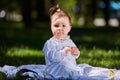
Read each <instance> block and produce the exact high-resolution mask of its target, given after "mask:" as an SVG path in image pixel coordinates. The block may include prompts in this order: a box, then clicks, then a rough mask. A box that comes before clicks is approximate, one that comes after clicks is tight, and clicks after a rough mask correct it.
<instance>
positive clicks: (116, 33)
mask: <svg viewBox="0 0 120 80" xmlns="http://www.w3.org/2000/svg"><path fill="white" fill-rule="evenodd" d="M14 26H16V25H14ZM70 35H71V38H72V40H73V41H74V42H75V44H76V45H77V46H78V47H79V49H80V51H81V55H80V57H79V58H78V59H77V63H78V64H79V63H81V64H82V63H87V64H90V65H92V66H98V67H107V68H116V69H120V65H119V64H120V61H119V60H120V59H119V57H120V28H111V27H109V28H108V27H107V28H92V29H91V28H73V29H72V30H71V32H70ZM50 37H51V30H50V27H49V26H48V27H47V26H45V27H44V26H43V25H42V27H41V28H40V27H39V28H38V26H37V28H31V29H23V28H17V29H16V28H1V29H0V66H4V65H14V66H20V65H24V64H45V59H44V54H43V52H42V48H43V46H44V43H45V41H46V40H47V39H49V38H50Z"/></svg>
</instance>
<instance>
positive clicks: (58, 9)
mask: <svg viewBox="0 0 120 80" xmlns="http://www.w3.org/2000/svg"><path fill="white" fill-rule="evenodd" d="M56 7H57V12H59V11H61V10H60V7H59V5H58V4H57V5H56Z"/></svg>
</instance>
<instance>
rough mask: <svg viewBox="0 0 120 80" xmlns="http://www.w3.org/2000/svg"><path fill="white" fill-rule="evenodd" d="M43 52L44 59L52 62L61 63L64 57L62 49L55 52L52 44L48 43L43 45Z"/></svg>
mask: <svg viewBox="0 0 120 80" xmlns="http://www.w3.org/2000/svg"><path fill="white" fill-rule="evenodd" d="M43 51H44V53H45V57H46V58H47V59H49V60H50V61H52V62H53V61H55V62H56V61H61V60H63V59H64V57H65V56H66V54H65V51H64V50H63V49H61V50H57V49H56V46H55V45H54V44H52V43H48V42H46V43H45V45H44V48H43Z"/></svg>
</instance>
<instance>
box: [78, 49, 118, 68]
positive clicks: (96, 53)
mask: <svg viewBox="0 0 120 80" xmlns="http://www.w3.org/2000/svg"><path fill="white" fill-rule="evenodd" d="M80 50H81V55H80V57H79V58H78V59H77V63H87V64H90V65H92V66H99V67H106V68H117V69H120V66H119V64H120V61H119V57H120V51H119V50H104V49H99V48H96V47H93V49H86V48H81V49H80Z"/></svg>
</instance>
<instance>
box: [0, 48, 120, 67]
mask: <svg viewBox="0 0 120 80" xmlns="http://www.w3.org/2000/svg"><path fill="white" fill-rule="evenodd" d="M80 52H81V54H80V57H79V58H78V59H77V64H83V63H86V64H89V65H92V66H98V67H106V68H114V69H120V66H119V64H120V61H119V57H120V51H119V50H117V49H116V50H104V49H99V48H96V47H93V48H92V49H87V48H85V47H82V48H80ZM0 60H1V61H0V63H2V65H5V64H8V65H15V66H16V65H23V64H45V60H44V53H43V51H42V50H37V49H31V48H29V47H12V48H10V49H8V50H7V52H6V54H5V55H4V56H2V57H0Z"/></svg>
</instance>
